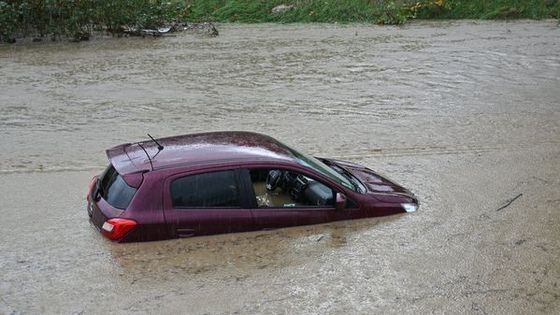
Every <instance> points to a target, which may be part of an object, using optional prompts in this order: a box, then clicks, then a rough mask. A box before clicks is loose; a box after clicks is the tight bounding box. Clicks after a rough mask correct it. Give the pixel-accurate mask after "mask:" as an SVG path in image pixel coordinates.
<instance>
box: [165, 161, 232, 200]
mask: <svg viewBox="0 0 560 315" xmlns="http://www.w3.org/2000/svg"><path fill="white" fill-rule="evenodd" d="M171 199H172V204H173V208H239V207H240V205H241V202H240V200H239V188H238V185H237V180H236V175H235V172H234V171H233V170H228V171H219V172H211V173H203V174H196V175H189V176H185V177H181V178H177V179H175V180H174V181H173V182H171Z"/></svg>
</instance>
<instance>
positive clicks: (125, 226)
mask: <svg viewBox="0 0 560 315" xmlns="http://www.w3.org/2000/svg"><path fill="white" fill-rule="evenodd" d="M136 224H137V223H136V221H134V220H130V219H120V218H114V219H109V220H107V221H105V223H103V226H102V227H101V233H102V234H103V235H105V236H106V237H107V238H109V239H110V240H113V241H115V240H118V239H121V238H122V237H123V236H125V235H126V233H128V232H129V231H130V230H132V229H133V228H134V227H135V226H136Z"/></svg>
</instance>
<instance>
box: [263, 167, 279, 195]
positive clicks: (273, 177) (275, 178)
mask: <svg viewBox="0 0 560 315" xmlns="http://www.w3.org/2000/svg"><path fill="white" fill-rule="evenodd" d="M281 181H282V171H281V170H271V171H269V172H268V176H266V190H268V191H274V190H275V189H276V187H278V185H280V182H281Z"/></svg>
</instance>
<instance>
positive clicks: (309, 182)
mask: <svg viewBox="0 0 560 315" xmlns="http://www.w3.org/2000/svg"><path fill="white" fill-rule="evenodd" d="M249 174H250V176H251V183H252V186H253V190H254V192H255V198H256V203H257V206H258V207H259V208H294V207H320V208H325V207H327V208H328V207H333V206H334V191H333V190H332V189H331V188H330V187H328V186H326V185H324V184H323V183H321V182H319V181H317V180H315V179H313V178H311V177H309V176H306V175H304V174H301V173H298V172H294V171H291V170H285V169H266V168H258V169H250V170H249Z"/></svg>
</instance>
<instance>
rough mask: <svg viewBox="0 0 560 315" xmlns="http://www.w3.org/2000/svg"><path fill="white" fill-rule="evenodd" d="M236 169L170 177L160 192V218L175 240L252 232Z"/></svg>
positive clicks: (249, 212)
mask: <svg viewBox="0 0 560 315" xmlns="http://www.w3.org/2000/svg"><path fill="white" fill-rule="evenodd" d="M239 174H240V173H239V170H238V169H224V170H217V171H206V172H197V173H187V174H178V175H174V176H172V177H170V178H168V179H167V180H166V183H165V188H164V215H165V220H166V223H167V227H168V229H170V233H171V235H172V236H175V237H189V236H194V235H209V234H218V233H229V232H242V231H249V230H253V229H255V226H254V221H253V217H252V214H251V210H250V209H249V208H248V207H247V198H246V196H244V195H243V194H242V191H243V190H244V189H242V187H241V186H240V180H239Z"/></svg>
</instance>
